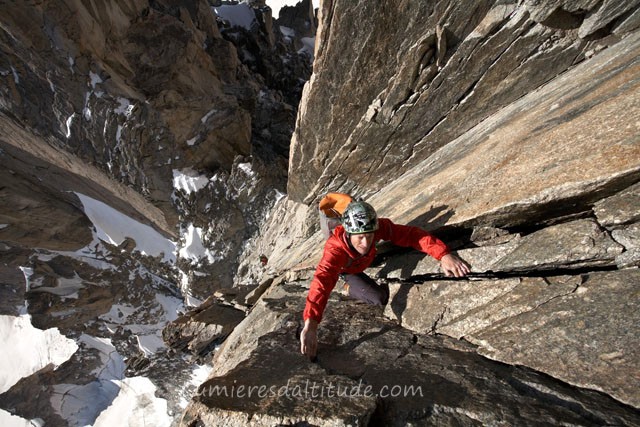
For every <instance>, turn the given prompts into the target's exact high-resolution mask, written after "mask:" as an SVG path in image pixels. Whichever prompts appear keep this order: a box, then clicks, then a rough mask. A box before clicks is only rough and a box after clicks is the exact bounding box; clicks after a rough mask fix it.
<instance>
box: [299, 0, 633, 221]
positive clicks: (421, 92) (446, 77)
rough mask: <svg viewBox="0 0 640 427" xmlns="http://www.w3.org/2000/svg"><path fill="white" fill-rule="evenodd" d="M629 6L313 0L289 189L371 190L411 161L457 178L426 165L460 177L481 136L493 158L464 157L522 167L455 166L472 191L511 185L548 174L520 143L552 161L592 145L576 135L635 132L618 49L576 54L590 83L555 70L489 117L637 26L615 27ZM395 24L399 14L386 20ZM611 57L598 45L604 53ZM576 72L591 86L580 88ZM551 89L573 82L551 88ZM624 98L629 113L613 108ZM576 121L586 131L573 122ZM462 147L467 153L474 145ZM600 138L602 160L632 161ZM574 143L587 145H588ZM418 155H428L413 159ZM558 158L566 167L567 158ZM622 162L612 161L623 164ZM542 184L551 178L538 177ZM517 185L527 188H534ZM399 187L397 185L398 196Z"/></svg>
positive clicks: (312, 192) (577, 155) (311, 193)
mask: <svg viewBox="0 0 640 427" xmlns="http://www.w3.org/2000/svg"><path fill="white" fill-rule="evenodd" d="M565 3H566V5H565ZM636 13H637V2H636V1H633V2H624V3H620V2H596V1H591V0H588V1H580V2H544V3H542V2H515V1H509V2H496V1H491V0H487V1H479V2H474V3H473V7H469V5H468V4H466V3H460V2H453V1H452V2H448V1H445V2H438V3H431V2H396V3H394V2H391V3H379V4H378V3H368V2H354V1H340V0H334V1H324V2H323V3H322V6H321V8H320V15H319V33H318V43H317V47H316V61H315V62H314V74H313V77H312V78H311V80H310V82H309V84H308V87H307V88H306V89H305V96H304V100H303V103H302V105H301V108H300V114H299V119H298V126H297V128H296V131H295V133H294V139H293V142H292V152H291V161H290V164H289V181H288V194H289V197H291V198H292V199H294V200H296V201H305V202H306V203H310V202H313V201H316V200H317V198H318V197H319V195H320V194H322V193H323V192H325V191H328V190H346V191H351V192H354V193H358V194H362V195H367V194H372V193H374V192H376V191H379V190H381V189H382V188H383V187H384V186H385V185H387V184H388V183H389V182H390V181H394V182H395V181H396V179H397V177H398V176H399V175H401V174H403V173H406V172H407V171H408V170H411V169H414V168H415V170H416V172H417V171H420V174H421V175H420V176H421V179H422V180H425V179H427V178H429V179H430V180H432V181H435V182H437V183H438V184H439V185H440V186H443V185H446V183H447V182H448V181H450V180H453V182H456V183H459V182H460V181H461V179H462V178H463V177H462V176H456V177H444V176H442V177H438V176H434V175H435V174H434V173H432V172H430V171H429V170H428V168H427V166H428V165H429V164H434V166H432V167H431V169H433V168H435V167H444V165H443V164H446V165H449V166H450V167H451V166H455V168H456V170H458V171H459V174H461V173H462V171H463V170H466V168H469V167H473V165H463V164H461V163H462V162H464V160H465V159H470V158H476V159H478V158H482V152H483V148H482V144H479V143H482V142H484V145H485V146H486V147H488V145H491V147H492V148H491V152H492V153H493V156H494V158H493V160H492V161H489V160H490V159H487V160H486V161H480V160H479V161H477V162H476V165H475V166H476V167H478V166H484V167H486V168H488V169H489V168H495V167H498V168H499V167H500V165H501V164H502V163H501V162H504V164H512V163H515V164H518V165H520V166H521V167H522V168H523V171H525V170H526V171H527V172H526V173H524V176H523V175H522V171H520V170H517V169H516V168H510V172H511V174H510V175H509V176H504V177H503V178H502V179H501V180H500V181H496V182H495V183H484V182H482V181H480V182H478V181H479V178H480V176H479V175H478V173H469V171H466V173H465V176H477V178H478V179H477V180H476V181H475V183H476V184H478V185H477V188H478V190H482V191H485V189H486V188H491V189H494V190H495V189H496V188H494V185H499V184H498V183H503V182H506V183H512V184H513V185H516V184H517V183H518V182H524V180H525V177H526V178H527V179H528V178H529V177H534V176H539V177H540V178H541V179H542V178H545V173H541V172H546V174H549V173H550V172H553V169H554V168H552V166H553V164H552V163H550V162H549V164H547V162H546V161H545V162H544V166H546V167H547V170H541V169H540V168H541V166H542V165H541V166H539V167H532V166H534V165H533V164H532V163H531V162H530V161H529V160H528V159H529V157H530V155H531V154H535V153H545V154H547V155H550V154H552V155H554V156H560V158H559V159H557V162H556V164H557V165H564V163H565V162H563V160H562V153H563V151H564V150H563V149H566V150H567V152H571V153H572V154H573V156H574V157H573V158H574V159H585V160H586V155H587V154H588V153H590V151H585V152H575V151H574V150H573V148H572V147H571V146H567V145H565V143H566V142H575V141H581V142H584V141H582V139H583V138H584V137H585V136H586V137H588V139H589V140H593V141H600V140H601V137H602V134H603V133H605V132H606V133H607V138H608V140H609V141H612V140H614V139H615V140H617V141H620V142H622V141H626V140H628V139H629V138H631V139H633V137H634V136H635V135H637V133H638V132H637V127H636V126H635V125H634V122H635V120H633V119H632V118H633V117H637V106H636V107H633V104H634V102H633V100H634V99H635V96H634V91H635V90H637V81H636V80H635V79H634V78H633V76H634V74H635V71H634V68H637V63H636V59H637V57H638V55H637V52H629V53H628V56H627V58H626V60H625V59H622V60H623V61H627V64H628V65H625V63H624V62H623V63H619V64H616V63H615V60H614V63H608V62H603V63H602V64H601V65H599V66H598V65H596V64H591V65H585V68H589V69H590V70H594V69H595V68H599V67H604V68H609V67H610V70H609V73H601V72H600V71H599V72H597V73H595V77H596V78H595V79H594V80H593V81H590V80H591V77H594V73H593V72H592V71H590V72H586V70H585V71H584V72H583V73H582V78H580V77H579V76H576V75H575V74H574V75H573V77H572V78H570V77H566V79H564V80H561V81H562V82H563V83H564V84H562V85H558V87H557V88H556V89H555V93H552V94H550V98H553V99H550V100H549V102H548V103H544V104H542V102H543V101H544V99H543V98H542V97H541V96H540V95H538V94H536V95H534V96H533V97H529V98H528V99H529V100H530V102H522V103H521V104H520V108H518V109H515V108H514V109H512V110H510V111H511V114H512V116H511V117H509V118H508V119H507V121H506V123H505V122H503V123H500V124H499V127H498V126H495V127H494V125H497V123H495V118H494V119H492V120H487V119H488V118H490V117H491V116H492V115H495V114H497V113H500V111H501V110H502V109H503V108H504V107H505V106H507V105H509V104H512V103H513V102H514V101H516V100H519V99H520V98H522V97H523V96H526V95H528V94H531V92H533V91H534V90H535V89H536V88H539V87H541V86H542V85H543V84H545V83H546V82H549V81H551V80H553V79H554V78H556V77H557V76H558V75H559V74H561V73H563V72H565V71H567V70H568V69H570V68H572V67H573V66H574V65H575V64H576V63H578V62H581V61H582V60H583V59H585V57H588V56H592V55H594V54H595V53H596V52H598V51H600V50H602V49H605V48H607V49H605V50H610V48H611V47H612V46H615V45H616V44H617V42H618V41H619V40H620V39H621V38H623V37H627V36H629V35H630V34H633V32H635V31H636V29H637V27H635V28H633V29H630V28H628V27H627V26H625V25H623V24H624V23H625V22H626V21H627V20H628V19H629V18H630V17H632V16H635V15H636ZM397 22H402V23H403V25H398V26H396V25H391V23H397ZM380 23H382V24H380ZM384 23H389V24H390V25H385V24H384ZM620 27H624V28H625V29H624V30H620V29H619V28H620ZM339 34H348V37H340V36H339ZM352 40H359V41H360V42H359V43H352ZM620 49H623V48H620ZM390 52H392V54H391V55H390V54H389V53H390ZM615 55H616V54H614V53H613V52H610V55H609V56H608V57H609V58H611V57H615ZM603 61H604V60H603ZM633 64H636V65H635V66H634V65H633ZM583 69H584V68H583ZM602 71H604V70H602ZM610 73H612V74H610ZM614 75H615V76H618V77H617V78H614V77H613V76H614ZM363 82H366V84H363ZM586 82H590V84H589V85H586V86H585V83H586ZM634 82H635V83H634ZM559 83H560V81H559ZM573 85H575V87H574V88H573V89H572V86H573ZM613 86H616V87H617V89H616V88H615V87H613ZM634 87H635V88H636V89H634ZM563 90H566V91H567V92H573V93H560V92H561V91H563ZM616 93H619V94H618V95H614V94H616ZM625 99H626V101H623V100H625ZM624 102H626V104H627V105H628V107H629V108H630V110H629V111H626V108H620V109H619V110H617V106H619V105H621V104H622V103H624ZM540 104H542V105H540ZM576 104H578V105H576ZM636 104H637V103H636ZM535 105H539V108H540V111H539V113H538V116H537V117H536V116H534V115H533V114H529V117H527V114H528V110H530V109H531V108H532V107H534V106H535ZM579 105H581V106H579ZM612 105H613V106H616V111H615V114H614V112H613V111H610V109H609V108H607V107H611V106H612ZM622 110H625V112H624V114H622V117H620V119H619V121H618V119H617V118H616V117H615V116H616V115H617V114H618V113H621V112H622ZM515 114H518V116H515ZM572 119H573V120H581V119H582V120H584V122H583V123H584V124H583V125H581V126H575V125H573V124H571V125H569V126H556V124H558V123H564V122H571V121H572ZM602 120H606V122H607V124H608V126H605V125H604V124H603V123H602V122H601V121H602ZM611 120H613V121H614V122H615V123H619V124H620V125H615V124H614V123H612V122H611ZM483 122H484V125H485V126H483V128H486V127H490V128H491V131H492V132H493V133H492V134H488V133H486V134H479V131H480V129H474V130H473V132H471V133H470V135H467V136H466V137H465V136H464V135H465V133H466V132H468V131H470V130H472V129H473V128H474V127H476V126H479V125H481V124H482V123H483ZM576 124H577V123H576ZM587 124H588V125H587ZM581 127H582V128H583V131H584V132H579V129H580V128H581ZM575 132H578V134H575ZM610 133H613V134H612V135H611V134H610ZM456 138H460V140H459V144H453V145H452V144H450V142H451V141H454V140H456ZM470 139H472V141H471V140H470ZM465 140H467V141H468V142H467V144H465ZM515 140H520V141H521V142H525V141H526V142H527V144H525V146H524V147H523V149H522V150H521V152H519V153H518V158H514V157H511V156H510V155H509V154H510V153H509V151H508V150H507V151H504V152H503V151H502V147H501V144H508V145H509V146H512V147H515V146H516V145H517V144H515V143H514V142H515ZM560 141H562V144H560ZM461 145H467V146H468V149H470V150H477V151H476V153H475V154H474V155H473V156H472V155H471V154H470V153H468V152H467V151H466V150H465V149H464V148H463V147H462V146H461ZM607 145H608V147H609V150H613V152H611V154H614V159H612V161H614V162H616V163H617V160H615V159H621V160H622V159H626V160H629V161H631V160H630V159H631V158H637V152H635V153H636V155H635V156H634V155H632V154H631V152H627V153H626V154H624V153H625V151H626V150H633V144H632V146H627V145H625V144H622V146H619V145H616V144H607ZM443 146H447V147H450V150H453V152H454V153H455V157H454V154H453V153H452V154H450V155H448V156H446V157H445V158H434V157H431V156H432V155H433V154H434V153H436V151H437V150H438V149H440V148H441V147H443ZM527 146H531V147H532V148H533V147H534V146H535V147H536V148H535V150H536V151H534V152H533V153H531V152H529V151H528V150H527ZM583 147H584V149H590V148H591V147H589V144H584V145H583ZM601 148H603V149H604V148H605V147H601ZM599 152H600V151H596V152H595V153H593V154H592V155H593V156H594V159H593V160H594V162H586V161H585V162H584V163H582V162H581V165H582V168H581V169H580V172H581V173H584V174H585V175H586V176H585V178H586V179H588V178H589V173H588V172H589V169H590V168H595V167H600V166H605V165H600V163H599V162H598V161H597V160H599V159H598V158H597V157H598V154H599ZM502 153H504V156H503V155H502ZM556 153H557V154H556ZM515 154H516V153H513V155H515ZM603 154H604V153H603ZM609 155H610V154H609ZM427 159H431V161H430V162H428V163H427V164H426V165H420V163H421V162H424V161H425V160H427ZM453 159H456V160H458V161H457V162H456V164H452V163H453ZM533 160H535V157H534V158H533ZM623 161H624V160H623ZM478 163H479V164H478ZM620 166H621V165H620ZM525 168H526V169H525ZM425 169H427V170H425ZM560 169H562V170H567V171H566V172H565V173H566V174H570V169H569V168H567V167H561V168H560ZM624 169H625V168H623V167H620V168H619V170H620V171H621V172H622V171H623V170H624ZM603 173H606V168H605V170H603ZM536 174H537V175H536ZM390 177H393V179H390ZM518 177H520V178H518ZM445 178H448V179H445ZM496 178H498V177H497V176H496ZM566 178H567V179H566V180H565V181H568V182H570V181H571V178H570V175H567V176H566ZM586 179H585V180H586ZM483 184H484V185H483ZM552 185H553V182H549V183H548V184H547V185H546V187H551V186H552ZM421 187H422V186H419V187H418V188H420V189H422V188H421ZM521 187H522V186H521ZM529 187H530V190H533V191H536V186H534V185H530V186H527V188H529ZM497 189H500V187H499V186H498V187H497ZM504 190H509V191H510V190H511V188H510V187H507V188H505V189H504ZM432 193H433V191H429V192H428V193H427V194H429V195H430V196H434V197H435V199H436V200H438V203H443V204H447V205H448V208H449V209H451V210H454V211H457V209H458V208H459V207H460V206H459V205H460V203H456V204H451V203H450V202H453V201H455V200H440V199H441V197H440V194H432ZM461 194H464V193H461ZM466 196H467V198H469V200H473V198H474V194H466ZM411 197H413V195H408V197H406V198H405V200H411ZM386 200H389V197H388V196H386ZM491 206H496V203H493V204H492V205H491ZM458 215H459V214H458ZM414 216H415V214H414Z"/></svg>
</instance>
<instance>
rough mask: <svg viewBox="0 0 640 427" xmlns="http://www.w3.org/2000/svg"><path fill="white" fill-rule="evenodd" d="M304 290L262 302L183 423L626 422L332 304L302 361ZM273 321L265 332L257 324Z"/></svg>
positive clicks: (540, 379)
mask: <svg viewBox="0 0 640 427" xmlns="http://www.w3.org/2000/svg"><path fill="white" fill-rule="evenodd" d="M306 290H307V289H306V287H305V286H302V284H301V282H291V283H282V284H280V285H279V286H278V287H274V288H272V289H271V291H269V293H268V294H265V295H264V297H263V298H262V300H261V301H260V302H259V303H258V304H257V305H256V307H255V308H254V310H253V311H252V312H251V313H250V314H249V315H248V316H247V318H246V319H245V320H244V321H243V322H242V323H241V324H240V325H239V326H238V327H237V328H236V330H234V332H233V333H232V334H231V336H229V338H228V339H227V341H226V343H225V344H224V346H223V347H222V348H221V349H220V352H219V353H217V354H216V357H215V359H214V371H213V375H212V377H211V378H210V379H209V380H208V381H206V382H205V383H203V384H202V385H201V386H200V387H199V389H198V391H197V393H196V397H195V398H194V400H193V401H192V403H191V404H190V405H189V407H188V408H187V411H186V412H185V414H184V417H183V419H182V423H181V425H183V426H193V425H211V426H213V425H219V424H220V423H224V424H225V425H234V426H235V425H237V426H241V425H247V423H252V424H255V425H294V424H307V423H308V424H311V425H356V424H357V425H398V426H400V425H407V424H411V425H443V424H456V425H489V424H495V423H504V424H508V425H516V424H517V425H559V424H563V423H567V424H576V425H591V424H599V425H602V424H617V425H633V424H635V423H637V422H639V421H640V415H639V414H638V412H637V411H636V410H634V409H632V408H630V407H627V406H625V405H622V404H620V403H619V402H616V401H615V400H614V399H612V398H611V397H609V396H606V395H605V394H602V393H598V392H594V391H589V390H580V389H577V388H574V387H571V386H568V385H567V384H565V383H562V382H559V381H557V380H554V379H553V378H551V377H548V376H546V375H543V374H540V373H538V372H535V371H532V370H529V369H526V368H522V367H514V366H508V365H505V364H502V363H497V362H493V361H491V360H488V359H486V358H484V357H482V356H480V355H479V354H477V353H476V351H474V348H473V346H471V345H469V344H466V343H464V342H460V341H455V340H452V339H449V338H446V337H442V336H429V335H425V334H424V333H412V332H410V331H409V330H407V329H405V328H402V327H400V326H399V325H398V324H397V323H395V322H392V321H389V320H384V319H383V318H382V316H381V310H380V308H376V307H371V306H366V305H363V304H357V303H353V302H351V301H344V300H342V301H340V300H339V299H338V298H335V297H334V298H332V300H331V301H330V303H329V304H330V305H329V307H330V308H329V309H328V311H327V312H326V313H325V318H324V320H323V323H322V324H321V325H322V327H321V328H320V334H321V335H320V336H321V337H322V338H321V342H320V348H319V355H318V358H317V361H316V362H315V363H310V362H309V361H308V360H306V359H305V358H303V357H301V356H300V355H299V354H298V351H299V349H298V347H299V344H298V341H297V335H298V334H299V332H300V327H301V322H300V310H301V308H302V306H303V304H304V298H305V296H306ZM265 319H269V320H270V321H269V322H268V323H265V322H264V320H265Z"/></svg>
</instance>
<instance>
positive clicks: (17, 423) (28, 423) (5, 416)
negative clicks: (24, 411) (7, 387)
mask: <svg viewBox="0 0 640 427" xmlns="http://www.w3.org/2000/svg"><path fill="white" fill-rule="evenodd" d="M44 425H45V424H44V420H43V419H42V418H34V419H32V420H25V419H24V418H22V417H18V416H16V415H11V414H10V413H9V412H7V411H5V410H4V409H0V426H3V427H44Z"/></svg>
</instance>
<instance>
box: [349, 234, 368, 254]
mask: <svg viewBox="0 0 640 427" xmlns="http://www.w3.org/2000/svg"><path fill="white" fill-rule="evenodd" d="M349 240H350V241H351V246H353V248H354V249H355V250H356V251H358V253H359V254H360V255H366V254H368V253H369V249H371V245H372V244H373V233H363V234H351V235H349Z"/></svg>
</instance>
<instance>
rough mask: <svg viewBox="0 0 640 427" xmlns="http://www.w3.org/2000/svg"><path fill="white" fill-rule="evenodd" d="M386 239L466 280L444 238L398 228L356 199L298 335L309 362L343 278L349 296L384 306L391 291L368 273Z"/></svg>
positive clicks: (332, 241) (322, 265) (322, 266)
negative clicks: (329, 303)
mask: <svg viewBox="0 0 640 427" xmlns="http://www.w3.org/2000/svg"><path fill="white" fill-rule="evenodd" d="M380 240H388V241H391V242H392V243H394V244H396V245H398V246H406V247H412V248H414V249H417V250H419V251H421V252H424V253H426V254H429V255H431V256H432V257H434V258H435V259H437V260H439V261H440V267H441V269H442V271H443V272H444V274H445V275H446V276H448V277H451V276H453V277H463V276H465V275H467V273H469V271H470V269H469V265H468V264H467V263H466V262H465V261H463V260H462V259H460V258H459V257H458V256H456V255H454V254H452V253H451V252H450V250H449V248H448V247H447V245H445V244H444V243H443V242H442V241H441V240H439V239H437V238H436V237H434V236H432V235H431V234H429V233H427V232H426V231H424V230H422V229H421V228H418V227H412V226H407V225H398V224H394V223H393V222H391V220H389V219H387V218H378V217H377V214H376V211H375V210H374V209H373V207H372V206H371V205H370V204H368V203H366V202H364V201H362V200H354V201H352V202H351V203H349V205H348V206H347V208H346V209H345V210H344V213H343V214H342V218H341V225H338V226H337V227H336V228H335V229H334V230H333V232H332V233H331V235H330V236H329V238H328V240H327V242H326V243H325V246H324V253H323V255H322V259H321V260H320V262H319V264H318V266H317V268H316V271H315V275H314V277H313V279H312V281H311V287H310V289H309V294H308V296H307V302H306V306H305V309H304V313H303V318H304V328H303V330H302V333H301V334H300V351H301V352H302V354H306V355H307V356H309V357H310V358H312V359H313V358H314V357H315V355H316V349H317V344H318V339H317V329H318V323H319V322H320V320H321V319H322V313H323V312H324V309H325V306H326V305H327V300H328V299H329V294H330V293H331V291H332V290H333V288H334V286H335V285H336V283H337V282H338V278H339V277H341V278H342V279H343V280H344V281H345V282H346V286H348V295H349V296H350V297H352V298H355V299H358V300H361V301H364V302H366V303H368V304H373V305H385V304H386V303H387V300H388V298H389V288H388V286H386V285H379V284H377V283H376V282H375V281H374V280H373V279H372V278H370V277H369V276H368V275H366V274H365V273H364V270H365V269H366V268H367V267H369V265H370V264H371V262H372V261H373V259H374V257H375V255H376V247H375V243H376V242H378V241H380Z"/></svg>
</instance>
